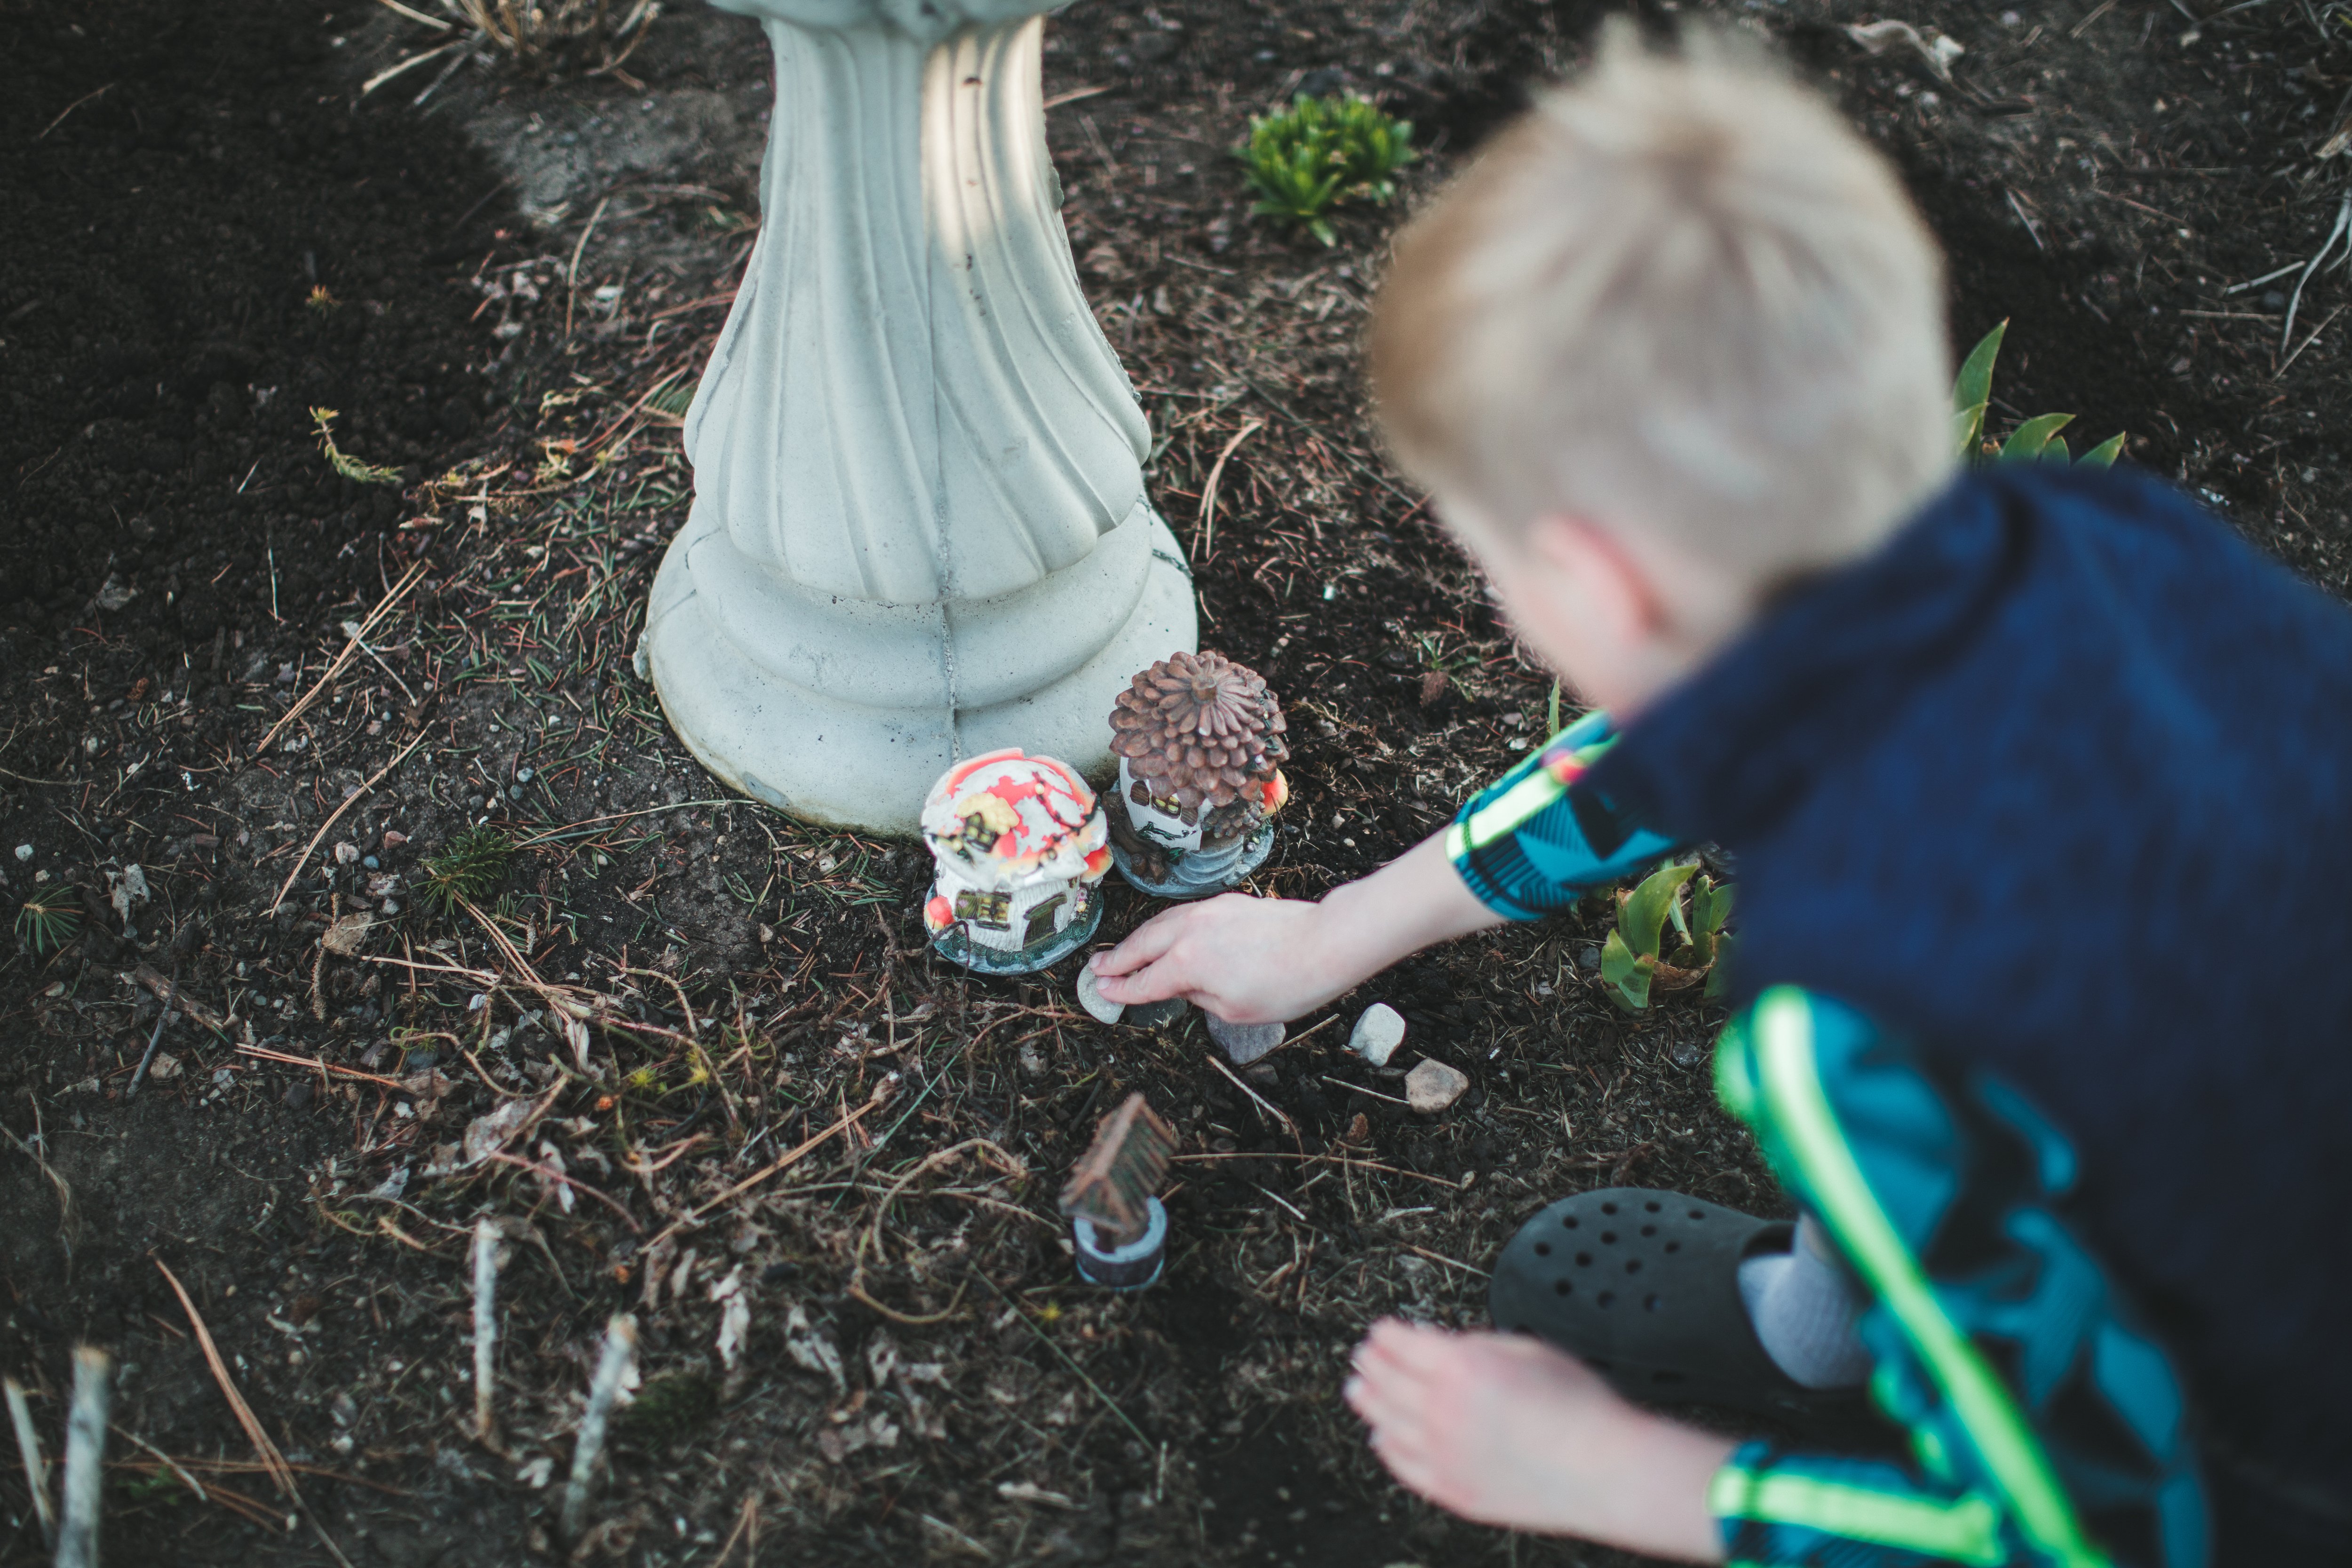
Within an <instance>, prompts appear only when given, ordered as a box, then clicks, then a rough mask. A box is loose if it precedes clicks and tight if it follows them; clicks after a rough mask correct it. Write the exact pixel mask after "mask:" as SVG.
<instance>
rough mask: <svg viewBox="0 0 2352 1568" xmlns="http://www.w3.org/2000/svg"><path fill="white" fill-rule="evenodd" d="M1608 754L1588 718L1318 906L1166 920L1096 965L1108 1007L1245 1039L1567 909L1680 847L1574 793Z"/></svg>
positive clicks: (1240, 900) (1181, 914)
mask: <svg viewBox="0 0 2352 1568" xmlns="http://www.w3.org/2000/svg"><path fill="white" fill-rule="evenodd" d="M1614 739H1615V734H1614V731H1612V728H1611V726H1610V721H1609V716H1608V715H1607V714H1606V713H1601V712H1592V713H1588V714H1586V715H1585V716H1584V717H1583V718H1581V719H1579V720H1578V721H1576V722H1575V723H1573V724H1570V726H1569V727H1568V728H1567V729H1565V730H1563V731H1560V732H1559V734H1558V735H1555V736H1553V737H1552V739H1551V740H1550V741H1549V742H1547V743H1546V744H1545V745H1544V746H1542V747H1541V748H1540V749H1538V751H1536V752H1532V753H1530V754H1529V755H1528V757H1527V759H1526V760H1525V761H1523V762H1521V763H1519V764H1518V765H1517V767H1514V768H1513V769H1512V770H1511V771H1510V772H1509V773H1505V774H1504V775H1503V776H1502V777H1501V778H1500V779H1498V780H1496V782H1495V783H1494V784H1491V785H1489V786H1488V787H1487V788H1486V789H1485V790H1482V791H1481V792H1479V794H1478V795H1475V796H1474V797H1473V798H1472V799H1471V801H1470V803H1469V804H1468V805H1465V806H1464V807H1463V808H1462V810H1461V812H1460V813H1459V814H1458V815H1457V816H1455V818H1454V823H1453V826H1449V827H1448V828H1446V829H1445V830H1444V832H1443V833H1438V834H1434V835H1432V836H1431V837H1428V838H1425V839H1423V840H1422V842H1421V843H1419V844H1417V845H1415V846H1414V847H1412V849H1409V850H1407V851H1406V852H1405V853H1404V854H1403V855H1402V856H1399V857H1398V858H1396V859H1394V860H1391V861H1390V862H1389V863H1388V864H1387V865H1386V866H1383V867H1381V868H1380V869H1379V870H1378V871H1375V872H1373V873H1372V874H1371V875H1370V877H1367V878H1365V879H1363V880H1362V881H1360V882H1350V883H1348V884H1346V885H1345V886H1342V887H1339V888H1335V889H1332V890H1331V892H1329V893H1328V894H1327V895H1325V897H1324V899H1323V900H1322V901H1321V902H1320V903H1313V904H1310V903H1305V902H1302V901H1299V900H1280V899H1253V898H1245V897H1243V896H1241V895H1238V894H1231V893H1229V894H1226V895H1224V896H1223V897H1222V898H1216V899H1211V900H1206V901H1205V902H1202V903H1198V904H1191V905H1187V906H1185V907H1183V908H1181V909H1175V910H1169V911H1168V912H1166V913H1165V914H1162V915H1160V916H1158V917H1156V918H1154V919H1153V920H1151V921H1147V922H1146V923H1145V924H1144V925H1143V926H1141V927H1140V928H1139V929H1138V930H1137V931H1136V932H1135V933H1134V934H1133V935H1131V936H1129V938H1128V939H1127V940H1126V941H1125V942H1121V943H1119V944H1118V946H1117V947H1116V948H1113V949H1112V950H1111V951H1110V952H1108V953H1103V954H1100V955H1098V956H1097V958H1096V959H1095V960H1094V968H1095V973H1096V975H1097V982H1098V984H1100V986H1101V989H1102V994H1103V995H1104V996H1105V997H1106V998H1108V1000H1110V1001H1113V1002H1118V1003H1124V1004H1129V1005H1134V1004H1139V1003H1144V1002H1157V1001H1160V1000H1161V999H1162V998H1165V997H1169V996H1181V997H1183V998H1184V999H1185V1000H1186V1001H1189V1002H1192V1003H1196V1004H1198V1005H1201V1006H1202V1007H1205V1008H1207V1009H1208V1010H1209V1011H1210V1012H1212V1013H1214V1014H1216V1015H1217V1016H1219V1017H1221V1018H1230V1019H1233V1020H1234V1022H1236V1023H1263V1022H1269V1021H1273V1020H1276V1019H1286V1018H1295V1017H1297V1016H1299V1015H1300V1014H1301V1013H1305V1012H1307V1011H1309V1010H1311V1009H1313V1008H1316V1007H1318V1006H1321V1005H1323V1004H1324V1003H1326V1002H1328V1001H1329V1000H1331V998H1333V997H1334V996H1338V995H1339V994H1342V993H1344V992H1346V991H1349V990H1351V989H1352V988H1354V987H1355V986H1356V985H1358V984H1360V983H1362V982H1363V981H1365V980H1367V979H1369V978H1370V977H1371V976H1372V975H1374V974H1377V973H1380V972H1381V970H1383V969H1386V968H1387V967H1388V966H1389V965H1390V964H1391V963H1395V962H1397V960H1399V959H1401V958H1404V957H1406V956H1408V955H1409V954H1412V953H1415V952H1420V951H1421V950H1422V949H1423V948H1424V947H1428V946H1431V945H1433V944H1434V943H1436V942H1446V941H1450V940H1451V939H1453V938H1454V937H1457V936H1466V935H1468V934H1469V933H1470V932H1472V931H1484V930H1486V928H1487V927H1489V926H1495V925H1499V924H1501V923H1502V922H1503V921H1507V920H1522V921H1526V920H1535V919H1537V918H1538V917H1539V916H1542V915H1544V914H1548V913H1550V912H1553V911H1555V910H1565V909H1568V908H1569V907H1570V906H1571V905H1573V904H1574V903H1575V902H1576V900H1578V899H1579V898H1580V897H1582V896H1583V895H1584V894H1585V893H1586V892H1587V891H1589V890H1591V889H1593V888H1597V887H1605V886H1607V885H1609V884H1611V883H1612V882H1618V881H1622V880H1623V879H1625V878H1626V877H1629V876H1631V875H1633V874H1634V873H1636V872H1639V871H1642V870H1643V869H1646V868H1648V867H1649V866H1651V865H1652V864H1654V862H1656V861H1658V860H1661V859H1664V858H1665V857H1666V856H1668V855H1670V854H1672V853H1673V852H1674V851H1675V847H1676V845H1675V841H1674V840H1672V839H1669V838H1665V837H1661V836H1660V835H1658V834H1655V833H1650V832H1647V831H1645V830H1643V829H1641V828H1638V827H1635V826H1633V825H1631V824H1630V823H1628V822H1626V821H1625V820H1624V819H1623V818H1622V816H1620V814H1619V813H1617V812H1616V811H1615V809H1614V808H1612V806H1611V805H1609V804H1608V803H1607V802H1606V801H1604V800H1602V799H1601V797H1600V796H1599V795H1596V794H1595V793H1594V792H1593V791H1592V790H1591V786H1589V785H1587V784H1582V783H1581V782H1580V780H1581V778H1582V775H1583V773H1584V770H1585V769H1586V768H1587V767H1588V766H1590V765H1591V763H1593V762H1595V761H1596V760H1598V759H1599V757H1600V755H1601V752H1605V751H1607V750H1608V749H1609V746H1610V744H1611V743H1612V742H1613V741H1614Z"/></svg>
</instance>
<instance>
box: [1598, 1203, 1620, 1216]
mask: <svg viewBox="0 0 2352 1568" xmlns="http://www.w3.org/2000/svg"><path fill="white" fill-rule="evenodd" d="M1616 1212H1617V1205H1615V1204H1602V1205H1601V1213H1602V1214H1615V1213H1616Z"/></svg>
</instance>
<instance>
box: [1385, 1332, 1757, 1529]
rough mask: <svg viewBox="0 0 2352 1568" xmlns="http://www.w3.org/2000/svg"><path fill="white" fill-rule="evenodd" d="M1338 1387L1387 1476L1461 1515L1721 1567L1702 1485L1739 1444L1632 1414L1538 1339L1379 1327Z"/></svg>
mask: <svg viewBox="0 0 2352 1568" xmlns="http://www.w3.org/2000/svg"><path fill="white" fill-rule="evenodd" d="M1343 1392H1344V1394H1345V1395H1346V1397H1347V1401H1348V1404H1349V1405H1350V1406H1351V1407H1352V1408H1353V1409H1354V1410H1355V1412H1356V1414H1357V1415H1360V1416H1361V1417H1363V1420H1364V1424H1365V1425H1366V1426H1369V1427H1370V1428H1371V1443H1372V1451H1373V1452H1374V1453H1376V1454H1378V1455H1379V1456H1380V1458H1381V1463H1382V1464H1384V1465H1386V1466H1387V1467H1388V1468H1389V1471H1390V1473H1391V1475H1393V1476H1395V1477H1396V1479H1398V1481H1399V1482H1401V1483H1402V1484H1403V1485H1404V1486H1405V1487H1407V1488H1408V1489H1411V1490H1412V1491H1415V1492H1418V1493H1420V1494H1421V1495H1422V1496H1423V1497H1425V1498H1427V1499H1428V1500H1430V1501H1432V1502H1433V1503H1436V1504H1437V1505H1439V1506H1440V1507H1441V1508H1446V1509H1450V1510H1453V1511H1454V1512H1455V1513H1458V1514H1461V1515H1462V1516H1463V1517H1464V1518H1465V1519H1475V1520H1479V1521H1483V1522H1485V1523H1487V1524H1499V1525H1504V1526H1507V1527H1508V1528H1510V1529H1513V1530H1528V1531H1544V1532H1546V1533H1549V1534H1559V1535H1580V1536H1583V1537H1585V1538H1586V1539H1588V1540H1591V1541H1599V1542H1605V1543H1607V1544H1609V1545H1612V1546H1622V1547H1626V1548H1628V1549H1630V1550H1632V1551H1635V1552H1648V1553H1650V1554H1652V1555H1654V1556H1659V1557H1675V1558H1681V1559H1683V1560H1685V1561H1687V1562H1696V1563H1719V1562H1721V1561H1722V1560H1723V1548H1722V1543H1721V1541H1720V1539H1719V1538H1718V1536H1717V1533H1716V1526H1715V1521H1714V1520H1713V1519H1712V1518H1711V1517H1710V1516H1709V1514H1708V1512H1707V1506H1706V1493H1707V1484H1708V1482H1709V1481H1710V1480H1711V1479H1713V1478H1714V1475H1715V1472H1716V1471H1717V1470H1718V1469H1720V1468H1722V1466H1723V1462H1724V1461H1725V1460H1726V1459H1727V1458H1729V1457H1730V1455H1731V1451H1732V1449H1733V1447H1736V1445H1735V1444H1733V1443H1732V1442H1731V1441H1730V1440H1729V1439H1728V1438H1723V1437H1717V1436H1710V1435H1709V1434H1707V1433H1705V1432H1700V1431H1697V1430H1696V1429H1695V1428H1692V1427H1687V1426H1677V1425H1675V1423H1673V1422H1670V1421H1667V1420H1664V1418H1662V1417H1660V1416H1656V1415H1651V1414H1649V1413H1648V1412H1647V1411H1643V1410H1638V1409H1636V1408H1634V1407H1633V1405H1629V1404H1627V1403H1626V1402H1625V1401H1624V1400H1623V1399H1622V1398H1620V1397H1619V1396H1618V1394H1617V1393H1616V1391H1615V1390H1613V1389H1612V1388H1611V1387H1610V1386H1609V1385H1608V1384H1605V1383H1603V1382H1602V1381H1601V1377H1600V1374H1599V1373H1595V1372H1593V1371H1592V1369H1591V1368H1590V1367H1588V1366H1586V1365H1585V1364H1584V1363H1581V1362H1579V1361H1576V1360H1574V1359H1572V1358H1571V1357H1569V1356H1566V1355H1563V1354H1561V1353H1560V1352H1559V1351H1556V1350H1554V1349H1552V1348H1551V1347H1550V1346H1549V1345H1547V1344H1544V1343H1543V1342H1540V1341H1538V1340H1532V1339H1528V1338H1525V1337H1523V1336H1521V1335H1517V1334H1495V1333H1471V1334H1457V1333H1451V1332H1448V1331H1445V1330H1444V1329H1438V1328H1433V1327H1429V1326H1427V1325H1424V1324H1419V1323H1406V1322H1401V1321H1398V1320H1396V1319H1394V1318H1384V1319H1382V1320H1381V1321H1379V1322H1377V1323H1374V1324H1373V1325H1372V1328H1371V1331H1370V1333H1368V1334H1366V1335H1365V1336H1364V1342H1363V1343H1361V1344H1360V1345H1358V1346H1357V1347H1356V1355H1355V1373H1354V1375H1353V1376H1351V1377H1350V1378H1349V1379H1348V1384H1347V1387H1346V1389H1345V1390H1344V1391H1343Z"/></svg>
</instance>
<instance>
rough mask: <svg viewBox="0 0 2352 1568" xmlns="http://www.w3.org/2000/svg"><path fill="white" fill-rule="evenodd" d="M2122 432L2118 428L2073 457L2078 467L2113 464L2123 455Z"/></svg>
mask: <svg viewBox="0 0 2352 1568" xmlns="http://www.w3.org/2000/svg"><path fill="white" fill-rule="evenodd" d="M2123 449H2124V433H2123V432H2122V431H2120V430H2118V431H2116V433H2115V434H2114V435H2112V436H2110V437H2107V438H2106V439H2105V440H2104V441H2102V442H2100V443H2099V444H2098V445H2097V446H2095V447H2092V448H2091V449H2090V450H2089V451H2087V452H2085V453H2084V454H2083V455H2082V456H2081V457H2079V458H2075V459H2074V466H2075V467H2076V468H2109V467H2111V466H2113V464H2114V463H2115V460H2116V458H2119V457H2121V456H2122V455H2123Z"/></svg>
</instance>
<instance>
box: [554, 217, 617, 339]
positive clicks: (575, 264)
mask: <svg viewBox="0 0 2352 1568" xmlns="http://www.w3.org/2000/svg"><path fill="white" fill-rule="evenodd" d="M611 205H613V198H612V197H610V196H606V197H605V198H604V200H603V201H600V202H598V203H597V204H596V210H595V211H594V212H593V213H590V214H589V215H588V226H586V227H585V228H583V229H582V230H581V231H580V243H579V244H577V245H575V246H573V247H572V265H571V266H570V267H567V268H564V269H563V336H564V338H565V339H566V341H569V340H570V338H571V336H572V301H574V300H577V299H579V298H580V257H581V254H582V253H583V251H585V250H586V249H587V248H588V237H589V236H590V235H592V234H593V233H595V232H596V220H597V219H599V218H601V217H603V216H604V209H605V208H606V207H608V206H611Z"/></svg>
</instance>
